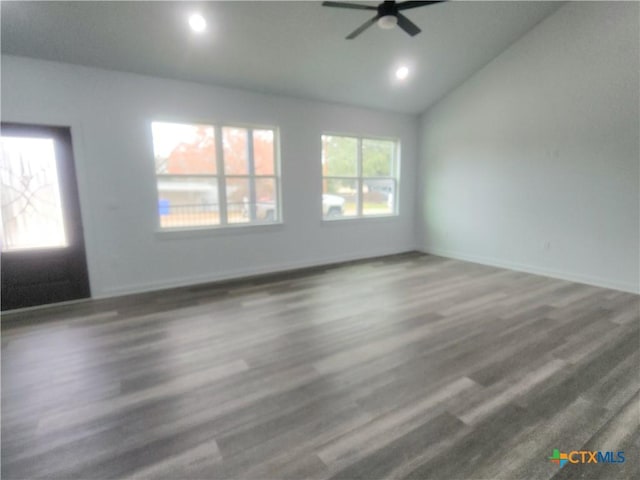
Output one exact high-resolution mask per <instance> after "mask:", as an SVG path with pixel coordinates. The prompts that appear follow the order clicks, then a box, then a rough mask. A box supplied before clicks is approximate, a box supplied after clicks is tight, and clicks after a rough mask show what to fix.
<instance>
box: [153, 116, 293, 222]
mask: <svg viewBox="0 0 640 480" xmlns="http://www.w3.org/2000/svg"><path fill="white" fill-rule="evenodd" d="M154 123H173V124H182V125H202V126H207V127H211V128H213V132H214V142H215V152H216V161H215V165H216V173H188V174H171V173H157V169H156V168H157V167H156V162H155V147H154V146H153V128H152V126H153V124H154ZM224 128H237V129H244V130H246V131H247V164H248V165H247V171H248V173H247V174H230V175H227V174H226V171H225V162H224V160H225V159H224V144H223V129H224ZM255 130H270V131H272V132H273V174H272V175H256V173H255V159H254V145H253V132H254V131H255ZM150 131H151V145H152V153H153V154H152V157H153V159H154V162H153V164H154V176H155V189H156V208H155V216H156V228H157V232H158V233H161V234H171V233H175V232H194V231H209V230H218V231H221V230H230V229H235V228H247V227H252V228H256V227H257V228H264V227H273V226H277V225H282V224H283V223H284V217H283V205H282V179H281V165H280V163H281V162H280V129H279V128H278V127H277V126H275V125H257V124H247V123H236V122H224V121H209V120H205V121H199V120H183V119H166V118H162V119H153V120H151V122H150ZM184 177H188V178H202V179H211V184H212V185H214V186H215V187H216V188H217V190H218V202H217V206H218V215H219V217H218V223H217V224H212V225H181V226H177V227H163V226H162V221H161V215H160V214H159V211H158V201H159V199H160V192H159V190H158V178H178V179H179V178H184ZM234 178H235V179H246V180H247V181H248V183H249V195H250V198H249V213H248V215H249V216H248V221H246V222H229V219H228V217H229V215H228V213H229V212H228V201H227V179H234ZM258 179H270V180H273V182H274V186H275V195H274V198H275V210H276V219H275V220H272V221H266V220H259V219H257V218H256V216H257V215H256V210H257V209H256V203H255V200H256V188H255V186H256V180H258Z"/></svg>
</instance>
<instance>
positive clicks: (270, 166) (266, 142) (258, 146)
mask: <svg viewBox="0 0 640 480" xmlns="http://www.w3.org/2000/svg"><path fill="white" fill-rule="evenodd" d="M274 151H275V149H274V145H273V130H254V131H253V164H254V166H255V169H256V172H255V174H256V175H274V174H275V167H274Z"/></svg>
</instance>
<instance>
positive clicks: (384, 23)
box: [378, 15, 398, 30]
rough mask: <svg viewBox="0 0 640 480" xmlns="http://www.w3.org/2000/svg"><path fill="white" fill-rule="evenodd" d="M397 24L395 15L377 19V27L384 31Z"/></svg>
mask: <svg viewBox="0 0 640 480" xmlns="http://www.w3.org/2000/svg"><path fill="white" fill-rule="evenodd" d="M397 24H398V17H396V16H395V15H385V16H384V17H380V18H379V19H378V26H379V27H380V28H382V29H384V30H389V29H391V28H393V27H395V26H396V25H397Z"/></svg>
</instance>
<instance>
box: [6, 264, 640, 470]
mask: <svg viewBox="0 0 640 480" xmlns="http://www.w3.org/2000/svg"><path fill="white" fill-rule="evenodd" d="M639 312H640V300H639V297H638V296H637V295H632V294H628V293H622V292H617V291H614V290H607V289H602V288H596V287H591V286H586V285H579V284H575V283H570V282H566V281H561V280H555V279H550V278H544V277H539V276H534V275H529V274H525V273H519V272H513V271H507V270H501V269H497V268H492V267H487V266H481V265H476V264H472V263H466V262H461V261H456V260H450V259H445V258H440V257H435V256H428V255H420V254H406V255H398V256H393V257H385V258H382V259H376V260H372V261H365V262H354V263H351V264H347V265H343V266H339V267H327V268H319V269H314V270H312V271H308V272H301V273H292V274H286V275H278V276H272V277H267V278H256V279H252V280H248V281H240V282H231V283H228V284H218V285H203V286H196V287H190V288H182V289H176V290H171V291H164V292H156V293H150V294H144V295H134V296H129V297H123V298H119V299H110V300H103V301H91V302H87V303H82V304H78V305H70V306H61V307H51V308H47V309H42V310H39V311H34V312H22V313H15V314H8V315H3V322H2V324H3V329H2V478H3V479H36V478H48V479H65V480H71V479H94V478H95V479H97V478H127V479H128V478H136V479H171V480H176V479H231V478H234V479H235V478H238V479H302V478H305V479H314V480H322V479H368V480H371V479H381V478H393V479H405V478H406V479H499V478H504V479H569V478H601V479H614V478H620V479H631V478H640V458H639V455H638V452H639V451H640V427H639V422H640V418H639V417H640V410H639V408H640V368H638V367H639V366H640V333H639V328H640V315H639ZM556 448H557V449H559V450H560V451H563V452H569V451H571V450H602V451H614V452H617V451H619V450H622V451H624V452H625V458H626V462H625V463H621V464H603V463H600V464H585V465H582V464H575V465H574V464H568V465H565V466H564V467H563V468H559V466H558V465H555V464H553V463H552V462H551V461H550V460H549V457H550V456H551V455H552V453H553V449H556Z"/></svg>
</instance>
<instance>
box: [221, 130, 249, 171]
mask: <svg viewBox="0 0 640 480" xmlns="http://www.w3.org/2000/svg"><path fill="white" fill-rule="evenodd" d="M248 145H249V144H248V140H247V129H246V128H234V127H224V128H223V129H222V148H223V150H224V173H225V174H226V175H248V174H249V162H248V155H247V150H248Z"/></svg>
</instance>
